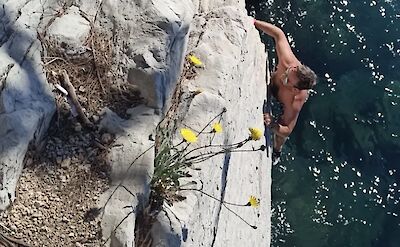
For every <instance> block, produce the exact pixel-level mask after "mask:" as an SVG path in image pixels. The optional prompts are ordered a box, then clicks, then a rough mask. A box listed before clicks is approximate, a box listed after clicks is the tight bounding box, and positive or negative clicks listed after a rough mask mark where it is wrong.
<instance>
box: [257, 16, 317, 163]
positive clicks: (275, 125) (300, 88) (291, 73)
mask: <svg viewBox="0 0 400 247" xmlns="http://www.w3.org/2000/svg"><path fill="white" fill-rule="evenodd" d="M254 25H255V27H256V28H258V29H260V30H261V31H263V32H265V33H267V34H268V35H269V36H271V37H272V38H274V40H275V48H276V53H277V56H278V65H277V66H276V70H275V71H274V72H272V74H271V81H270V83H269V86H268V90H269V91H270V92H271V93H272V95H273V96H274V98H275V99H277V101H278V102H279V103H280V105H281V106H282V111H283V112H282V114H281V116H279V118H278V120H277V121H274V120H273V118H272V116H271V115H270V114H269V113H268V112H267V113H264V123H265V125H266V126H267V127H269V128H270V129H272V132H273V133H274V144H273V153H272V162H273V164H274V165H275V164H278V163H279V161H280V155H281V151H282V146H283V144H284V143H285V141H286V139H287V137H288V136H289V135H290V133H292V131H293V129H294V126H295V125H296V121H297V118H298V116H299V113H300V110H301V108H302V107H303V104H304V103H305V102H306V101H307V99H308V96H309V89H312V88H313V87H314V86H315V84H316V82H317V76H316V74H315V73H314V71H312V70H311V69H310V68H309V67H307V66H306V65H303V64H302V63H301V62H300V61H299V60H298V59H297V58H296V56H295V55H294V54H293V52H292V49H291V47H290V45H289V42H288V40H287V38H286V36H285V34H284V33H283V31H282V30H281V29H280V28H278V27H276V26H274V25H272V24H270V23H267V22H264V21H259V20H255V19H254Z"/></svg>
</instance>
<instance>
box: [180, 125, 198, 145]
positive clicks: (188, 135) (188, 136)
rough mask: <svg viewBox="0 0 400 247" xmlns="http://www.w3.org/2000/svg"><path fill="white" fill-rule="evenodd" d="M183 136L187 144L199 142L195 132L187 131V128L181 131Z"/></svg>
mask: <svg viewBox="0 0 400 247" xmlns="http://www.w3.org/2000/svg"><path fill="white" fill-rule="evenodd" d="M181 135H182V137H183V139H184V140H185V141H187V142H190V143H192V142H196V141H197V136H196V134H195V133H194V132H193V131H191V130H190V129H187V128H183V129H181Z"/></svg>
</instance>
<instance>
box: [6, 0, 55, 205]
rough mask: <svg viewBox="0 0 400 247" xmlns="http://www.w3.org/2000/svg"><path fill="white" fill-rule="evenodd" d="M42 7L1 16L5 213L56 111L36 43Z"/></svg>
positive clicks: (14, 8)
mask: <svg viewBox="0 0 400 247" xmlns="http://www.w3.org/2000/svg"><path fill="white" fill-rule="evenodd" d="M41 7H42V6H41V4H40V1H25V2H23V1H13V2H12V4H11V3H9V4H4V3H3V7H2V8H1V11H0V18H1V25H2V28H1V29H0V210H4V209H5V208H6V207H7V206H8V205H9V204H10V203H11V201H13V200H14V198H15V187H16V184H17V181H18V178H19V175H20V173H21V170H22V165H23V158H24V156H25V152H26V150H27V148H28V145H29V143H31V142H32V143H36V144H37V142H38V141H40V139H41V137H42V136H43V134H45V132H46V130H47V126H48V124H49V122H50V119H51V116H52V114H53V113H54V110H55V104H54V98H53V96H52V93H51V90H50V89H49V86H48V84H47V81H46V77H45V75H44V73H43V70H42V65H41V54H40V51H41V44H40V42H39V41H38V39H37V31H38V28H39V26H40V25H41V15H40V14H34V13H35V11H37V12H40V11H41ZM25 10H28V11H25Z"/></svg>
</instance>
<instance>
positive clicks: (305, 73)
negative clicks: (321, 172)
mask: <svg viewBox="0 0 400 247" xmlns="http://www.w3.org/2000/svg"><path fill="white" fill-rule="evenodd" d="M296 76H297V77H298V78H299V81H298V82H297V85H296V88H298V89H300V90H304V89H312V88H313V87H314V86H315V84H317V75H316V74H315V73H314V71H312V70H311V69H310V68H309V67H308V66H306V65H303V64H302V65H300V66H297V70H296Z"/></svg>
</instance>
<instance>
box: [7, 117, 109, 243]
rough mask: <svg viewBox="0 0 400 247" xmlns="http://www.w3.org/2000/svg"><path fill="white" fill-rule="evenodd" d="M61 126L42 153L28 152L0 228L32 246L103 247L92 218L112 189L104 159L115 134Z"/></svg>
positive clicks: (70, 122) (97, 221) (70, 124)
mask: <svg viewBox="0 0 400 247" xmlns="http://www.w3.org/2000/svg"><path fill="white" fill-rule="evenodd" d="M63 122H64V123H68V125H67V126H66V127H62V128H60V127H59V126H54V127H53V128H52V129H50V131H49V133H50V135H49V137H47V138H46V140H45V142H44V144H43V145H42V146H43V148H42V150H33V149H31V150H30V151H28V153H27V155H26V162H25V167H24V169H23V171H22V175H21V177H20V180H19V184H18V187H17V190H16V194H17V195H16V200H15V201H14V203H13V205H12V206H11V207H10V208H9V209H8V210H7V211H4V212H2V213H1V214H0V222H1V224H0V230H1V233H2V234H3V235H6V236H9V237H12V238H14V239H18V240H20V241H22V242H24V243H26V244H28V245H29V246H51V247H54V246H74V247H77V246H100V245H101V238H102V236H101V228H100V217H99V216H98V215H94V216H93V215H90V214H91V212H98V211H99V210H98V207H99V205H98V200H99V197H100V195H101V194H102V193H103V192H104V191H105V190H107V189H108V183H109V177H108V172H109V169H110V168H109V167H108V165H107V163H106V161H105V160H106V158H105V157H106V155H107V151H108V146H109V145H111V143H112V140H113V136H112V135H110V134H108V133H100V132H98V131H96V130H87V129H85V128H82V127H81V126H80V125H79V124H77V123H74V121H73V120H71V119H67V121H63ZM102 140H103V141H104V142H103V141H102ZM1 244H2V242H1V241H0V246H2V245H1ZM6 246H8V245H6ZM16 246H17V245H16Z"/></svg>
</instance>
